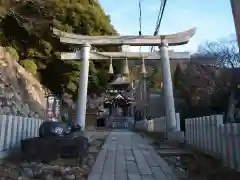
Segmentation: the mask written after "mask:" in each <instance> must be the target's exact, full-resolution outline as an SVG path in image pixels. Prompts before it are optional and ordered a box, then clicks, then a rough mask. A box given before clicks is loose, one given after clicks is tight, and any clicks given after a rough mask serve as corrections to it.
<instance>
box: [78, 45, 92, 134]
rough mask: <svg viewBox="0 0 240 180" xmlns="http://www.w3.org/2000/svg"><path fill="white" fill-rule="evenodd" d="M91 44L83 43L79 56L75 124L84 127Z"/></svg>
mask: <svg viewBox="0 0 240 180" xmlns="http://www.w3.org/2000/svg"><path fill="white" fill-rule="evenodd" d="M90 49H91V45H90V44H88V43H85V44H83V46H82V51H81V56H82V62H81V70H80V82H79V89H78V101H77V112H76V116H77V119H76V124H79V125H80V126H81V127H82V130H84V129H85V122H86V108H87V92H88V75H89V58H90Z"/></svg>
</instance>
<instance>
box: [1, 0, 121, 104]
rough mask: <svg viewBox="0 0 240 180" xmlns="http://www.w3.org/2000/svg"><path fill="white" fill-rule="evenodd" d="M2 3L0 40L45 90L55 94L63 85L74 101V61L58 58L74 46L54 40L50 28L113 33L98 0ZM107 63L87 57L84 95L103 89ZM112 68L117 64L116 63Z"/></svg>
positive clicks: (76, 68) (76, 70)
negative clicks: (86, 91)
mask: <svg viewBox="0 0 240 180" xmlns="http://www.w3.org/2000/svg"><path fill="white" fill-rule="evenodd" d="M5 1H6V0H4V2H5ZM0 5H1V3H0ZM3 5H4V6H6V9H7V10H5V11H4V12H8V13H7V14H5V15H4V16H3V17H2V18H1V22H0V44H1V45H2V46H6V47H11V48H14V49H15V50H16V51H17V53H18V55H19V64H21V65H22V66H23V67H24V68H25V69H27V70H28V72H31V73H32V74H33V76H34V77H36V78H37V79H38V80H39V81H40V82H41V83H42V84H44V85H45V86H46V87H48V88H49V89H50V90H51V92H53V93H55V94H58V95H59V94H60V92H61V87H62V85H64V86H65V90H66V92H67V93H69V94H70V95H72V97H74V98H73V99H74V100H75V99H76V96H77V94H78V93H77V91H78V83H79V74H80V73H79V71H80V68H79V63H76V62H73V61H67V62H66V61H62V60H60V52H62V51H73V50H74V48H76V47H74V46H72V45H66V44H62V43H60V41H59V38H58V37H56V36H55V35H53V33H52V28H53V27H54V28H57V29H59V30H62V31H66V32H69V33H78V34H83V35H91V36H95V35H115V34H117V32H116V30H115V29H114V27H113V26H112V25H111V21H110V17H109V16H108V15H106V14H105V12H104V10H103V8H102V7H101V5H100V4H99V2H98V1H96V0H71V1H69V0H31V1H15V3H10V4H9V3H7V1H6V2H5V4H3ZM10 8H11V9H10ZM93 48H95V47H93ZM98 50H99V51H116V50H118V48H116V47H101V48H99V49H98ZM108 63H109V62H108V61H102V60H101V61H97V60H96V61H91V65H90V76H89V89H88V92H89V94H91V93H98V94H100V93H102V92H104V91H105V89H106V86H107V84H108ZM114 63H115V62H114ZM117 63H120V62H119V61H118V62H117ZM114 67H115V69H120V65H114Z"/></svg>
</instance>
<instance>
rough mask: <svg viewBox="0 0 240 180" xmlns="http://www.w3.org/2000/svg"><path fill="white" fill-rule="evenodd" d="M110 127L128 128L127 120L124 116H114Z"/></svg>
mask: <svg viewBox="0 0 240 180" xmlns="http://www.w3.org/2000/svg"><path fill="white" fill-rule="evenodd" d="M112 128H114V129H126V128H128V122H127V119H126V117H114V119H113V122H112Z"/></svg>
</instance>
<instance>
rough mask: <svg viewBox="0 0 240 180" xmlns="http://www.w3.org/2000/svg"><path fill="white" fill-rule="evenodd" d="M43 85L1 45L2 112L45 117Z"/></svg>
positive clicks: (0, 81)
mask: <svg viewBox="0 0 240 180" xmlns="http://www.w3.org/2000/svg"><path fill="white" fill-rule="evenodd" d="M45 108H46V100H45V91H44V88H43V86H42V85H41V84H40V83H39V82H38V81H37V80H36V79H35V78H34V77H33V76H32V75H31V74H29V73H28V72H26V70H25V69H24V68H23V67H22V66H20V65H19V64H18V63H17V62H16V60H14V59H13V58H12V57H10V55H9V54H8V53H7V52H6V49H5V48H4V47H0V114H9V115H19V116H24V117H40V118H44V117H45Z"/></svg>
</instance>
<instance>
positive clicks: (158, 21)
mask: <svg viewBox="0 0 240 180" xmlns="http://www.w3.org/2000/svg"><path fill="white" fill-rule="evenodd" d="M166 4H167V0H161V4H160V8H159V13H158V17H157V22H156V28H155V31H154V34H153V35H154V36H156V35H158V32H159V29H160V26H161V22H162V18H163V14H164V10H165V7H166ZM152 51H153V46H152V47H151V52H152Z"/></svg>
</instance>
